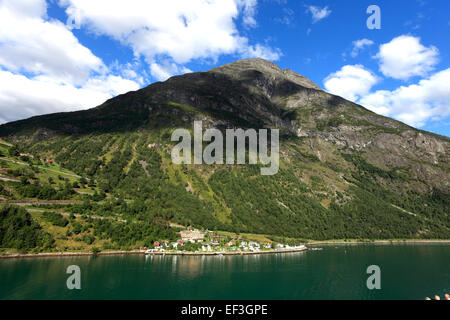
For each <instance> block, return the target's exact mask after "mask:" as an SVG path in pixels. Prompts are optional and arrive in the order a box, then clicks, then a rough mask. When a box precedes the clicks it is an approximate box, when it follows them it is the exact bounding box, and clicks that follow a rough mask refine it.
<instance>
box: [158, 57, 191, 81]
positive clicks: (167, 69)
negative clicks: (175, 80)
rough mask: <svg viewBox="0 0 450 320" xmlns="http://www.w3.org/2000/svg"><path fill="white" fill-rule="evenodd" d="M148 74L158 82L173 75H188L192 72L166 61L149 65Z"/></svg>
mask: <svg viewBox="0 0 450 320" xmlns="http://www.w3.org/2000/svg"><path fill="white" fill-rule="evenodd" d="M150 72H151V74H152V75H153V76H154V77H155V78H156V79H157V80H158V81H165V80H167V79H168V78H170V77H171V76H172V75H174V74H184V73H190V72H192V70H189V69H188V68H185V67H180V66H178V65H176V64H175V63H172V62H170V61H168V60H166V61H163V62H162V63H161V64H159V63H156V62H153V63H152V64H150Z"/></svg>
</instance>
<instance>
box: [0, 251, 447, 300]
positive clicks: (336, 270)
mask: <svg viewBox="0 0 450 320" xmlns="http://www.w3.org/2000/svg"><path fill="white" fill-rule="evenodd" d="M320 247H321V248H323V249H322V250H315V251H313V250H308V251H305V252H301V253H286V254H268V255H254V256H211V257H206V256H100V257H58V258H35V259H6V260H0V275H1V276H0V299H423V298H424V297H425V296H430V295H434V294H440V295H443V294H444V293H445V292H450V245H446V244H426V245H407V244H401V245H326V246H325V245H324V246H320ZM70 265H78V266H79V267H80V268H81V290H68V289H67V286H66V280H67V278H68V277H69V276H70V275H68V274H66V269H67V267H68V266H70ZM370 265H378V266H379V267H380V268H381V290H372V291H371V290H369V289H367V286H366V280H367V278H368V277H369V275H368V274H367V273H366V269H367V267H368V266H370Z"/></svg>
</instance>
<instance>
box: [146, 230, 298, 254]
mask: <svg viewBox="0 0 450 320" xmlns="http://www.w3.org/2000/svg"><path fill="white" fill-rule="evenodd" d="M207 235H208V241H206V236H207ZM225 238H226V237H224V236H221V235H217V234H215V233H212V232H209V231H207V232H202V231H199V230H196V229H188V230H183V231H180V239H179V240H178V241H176V242H168V241H165V242H159V241H156V242H155V243H154V248H152V249H147V248H142V249H143V250H145V251H147V252H148V253H150V252H165V251H168V250H177V251H178V250H183V247H184V246H185V244H188V243H191V244H192V243H195V244H198V246H197V248H198V249H197V252H226V251H228V252H230V251H231V252H242V251H244V252H259V251H261V250H270V249H275V250H291V249H301V247H304V246H297V247H291V246H288V245H283V244H278V245H276V246H273V244H271V243H265V244H261V243H259V242H256V241H244V240H237V239H234V240H231V241H228V240H227V241H228V242H226V243H224V239H225ZM200 244H201V246H200Z"/></svg>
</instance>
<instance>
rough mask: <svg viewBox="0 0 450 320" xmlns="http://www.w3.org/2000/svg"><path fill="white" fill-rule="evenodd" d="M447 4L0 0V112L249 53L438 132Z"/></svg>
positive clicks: (448, 123)
mask: <svg viewBox="0 0 450 320" xmlns="http://www.w3.org/2000/svg"><path fill="white" fill-rule="evenodd" d="M373 5H376V6H377V10H378V9H379V11H374V10H373V8H372V7H371V6H373ZM368 9H371V10H368ZM449 12H450V1H448V0H395V1H391V0H379V1H375V0H370V1H366V0H309V1H308V0H305V1H303V0H164V1H162V0H126V1H125V0H95V1H93V0H47V1H46V0H0V123H5V122H9V121H15V120H19V119H24V118H28V117H31V116H35V115H40V114H46V113H53V112H65V111H75V110H82V109H88V108H92V107H95V106H97V105H100V104H101V103H103V102H104V101H105V100H107V99H109V98H111V97H114V96H116V95H119V94H122V93H125V92H128V91H132V90H138V89H140V88H143V87H146V86H148V85H150V84H152V83H154V82H157V81H165V80H167V79H168V78H169V77H171V76H173V75H177V74H183V73H188V72H198V71H206V70H209V69H212V68H214V67H216V66H219V65H223V64H225V63H229V62H233V61H235V60H238V59H244V58H257V57H258V58H264V59H267V60H271V61H273V62H275V63H276V64H278V65H279V66H280V67H281V68H282V69H286V68H287V69H291V70H293V71H295V72H297V73H299V74H302V75H304V76H305V77H307V78H309V79H311V80H312V81H314V82H315V83H316V84H318V85H319V86H320V87H321V88H323V89H324V90H326V91H328V92H330V93H333V94H337V95H340V96H342V97H344V98H346V99H349V100H351V101H354V102H356V103H358V104H361V105H363V106H364V107H366V108H368V109H370V110H372V111H374V112H376V113H378V114H382V115H385V116H389V117H391V118H395V119H397V120H400V121H402V122H404V123H406V124H408V125H411V126H413V127H416V128H419V129H422V130H427V131H431V132H434V133H438V134H441V135H445V136H450V56H449V54H450V41H449V40H450V36H449V35H450V15H449ZM378 13H379V15H378ZM378 18H379V19H378ZM374 26H375V27H376V28H374Z"/></svg>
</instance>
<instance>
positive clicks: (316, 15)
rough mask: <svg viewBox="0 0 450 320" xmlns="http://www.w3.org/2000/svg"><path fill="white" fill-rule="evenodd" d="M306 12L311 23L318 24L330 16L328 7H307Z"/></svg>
mask: <svg viewBox="0 0 450 320" xmlns="http://www.w3.org/2000/svg"><path fill="white" fill-rule="evenodd" d="M308 10H309V12H310V13H311V15H312V19H313V21H312V22H313V23H316V22H319V21H320V20H322V19H325V18H326V17H328V16H329V15H330V14H331V10H329V9H328V7H323V8H320V7H317V6H308Z"/></svg>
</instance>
